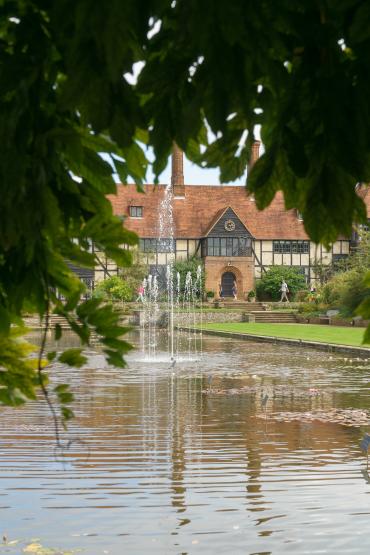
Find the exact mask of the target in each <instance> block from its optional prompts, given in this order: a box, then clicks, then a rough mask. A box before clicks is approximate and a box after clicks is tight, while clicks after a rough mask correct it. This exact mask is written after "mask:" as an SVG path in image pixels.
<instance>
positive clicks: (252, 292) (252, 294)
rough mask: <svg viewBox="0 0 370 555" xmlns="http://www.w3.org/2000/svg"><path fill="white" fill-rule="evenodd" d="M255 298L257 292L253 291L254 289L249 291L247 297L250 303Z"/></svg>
mask: <svg viewBox="0 0 370 555" xmlns="http://www.w3.org/2000/svg"><path fill="white" fill-rule="evenodd" d="M255 296H256V293H255V291H253V289H252V290H251V291H249V293H248V295H247V299H248V301H249V300H250V299H254V298H255Z"/></svg>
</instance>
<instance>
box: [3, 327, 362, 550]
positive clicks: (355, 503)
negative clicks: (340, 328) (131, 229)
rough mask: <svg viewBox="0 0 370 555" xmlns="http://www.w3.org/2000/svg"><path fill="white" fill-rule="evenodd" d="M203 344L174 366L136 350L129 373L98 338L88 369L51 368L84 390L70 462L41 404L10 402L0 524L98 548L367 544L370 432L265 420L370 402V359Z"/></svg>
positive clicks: (218, 341) (58, 378) (12, 534)
mask: <svg viewBox="0 0 370 555" xmlns="http://www.w3.org/2000/svg"><path fill="white" fill-rule="evenodd" d="M133 340H135V337H133ZM70 341H71V340H70V338H66V339H65V342H66V344H70ZM138 343H139V341H138ZM203 351H204V353H205V354H204V356H203V358H202V360H201V361H191V360H187V361H183V362H182V363H181V364H180V365H176V367H175V368H169V365H168V363H159V364H153V365H148V364H147V363H143V362H141V361H140V360H139V358H140V357H139V354H138V353H135V352H133V353H131V354H130V356H129V358H128V360H129V366H128V368H126V369H124V370H121V369H117V368H110V367H108V366H107V365H106V364H105V362H104V359H103V357H102V356H101V355H100V354H99V347H98V345H97V346H96V348H94V350H91V351H90V352H89V353H88V354H89V363H88V365H87V366H86V367H85V368H83V369H81V370H79V371H76V370H73V369H72V370H71V369H67V368H65V367H63V366H62V365H56V366H55V369H54V375H53V380H54V381H55V382H68V383H70V384H71V386H72V388H73V390H74V391H75V392H76V394H77V395H76V396H77V401H76V403H75V407H74V410H75V413H76V420H75V422H74V423H73V424H72V425H71V426H70V429H69V431H68V434H67V436H66V439H67V440H68V439H78V440H79V441H78V442H75V443H72V444H71V446H70V449H68V451H67V452H66V453H65V457H64V463H63V465H61V464H60V463H59V462H58V461H56V460H55V458H54V443H53V440H54V438H53V430H52V428H51V424H50V417H49V415H48V413H47V411H46V409H45V407H44V405H43V404H40V403H31V404H29V405H27V406H26V407H24V408H21V409H17V410H16V411H15V410H10V409H1V430H0V438H1V459H0V478H1V485H2V493H1V494H0V510H1V516H2V518H1V523H2V526H3V530H0V532H2V531H3V532H7V534H8V537H9V538H10V539H11V538H21V539H22V538H23V539H25V540H26V539H30V538H35V537H38V538H42V543H43V544H44V545H52V546H60V547H63V548H64V549H67V548H81V549H84V550H85V552H86V553H88V554H89V555H90V554H92V555H94V554H101V553H105V552H109V553H110V554H114V555H115V554H117V555H118V554H121V553H122V552H125V553H129V554H130V555H131V554H133V555H134V554H138V555H139V554H140V555H141V554H144V553H148V552H149V551H150V552H151V553H153V554H163V553H165V554H167V553H168V554H180V553H188V554H196V553H202V554H213V553H233V554H234V553H235V554H239V553H240V554H252V553H274V554H278V553H313V552H319V551H320V552H328V553H351V554H353V553H366V552H367V551H366V549H364V546H366V545H367V541H366V536H365V534H366V529H367V522H368V514H369V512H370V510H369V506H368V498H367V495H366V494H367V493H369V491H370V490H369V479H368V475H367V474H366V471H365V468H366V462H365V461H364V457H363V455H362V454H361V452H360V450H359V448H358V443H359V439H360V437H361V435H362V433H363V429H361V428H354V427H344V426H342V425H339V424H335V423H330V422H312V423H307V422H300V421H294V422H277V421H274V420H272V419H271V418H270V417H269V415H271V414H272V413H273V412H279V411H294V412H298V411H312V410H316V409H319V408H320V409H324V410H329V409H332V408H355V407H362V408H367V409H368V408H370V402H369V375H370V365H369V363H368V362H367V361H360V360H358V361H352V362H349V361H348V360H345V357H343V356H339V355H338V356H336V355H330V356H329V355H328V354H325V353H322V352H317V353H316V352H315V351H305V350H304V349H301V350H298V351H297V349H294V348H289V347H285V346H280V345H278V346H274V345H268V344H257V343H256V344H253V343H249V342H248V343H242V342H238V341H235V340H229V339H224V338H216V337H204V338H203ZM210 383H211V384H212V388H218V389H225V390H227V389H232V388H233V389H238V388H241V387H250V388H254V393H253V394H252V393H246V394H243V395H212V394H205V393H202V391H204V390H207V388H209V384H210ZM310 388H318V389H319V390H320V392H321V393H322V394H320V396H317V397H310V396H309V395H305V393H307V391H308V390H309V389H310ZM251 391H252V389H251ZM266 391H268V392H269V399H268V402H267V406H266V415H267V418H264V411H265V408H264V407H263V406H262V403H261V392H266ZM274 391H275V394H274ZM258 416H262V418H257V417H258ZM87 445H88V449H87V447H86V446H87ZM61 522H62V523H63V525H62V526H61ZM14 549H15V550H13V551H12V548H11V547H7V548H6V550H7V551H6V552H9V553H19V547H18V548H14ZM17 549H18V551H17ZM0 551H1V550H0Z"/></svg>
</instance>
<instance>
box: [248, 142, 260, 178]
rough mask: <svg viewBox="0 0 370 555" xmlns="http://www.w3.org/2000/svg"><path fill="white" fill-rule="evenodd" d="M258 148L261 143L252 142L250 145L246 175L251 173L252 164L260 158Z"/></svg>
mask: <svg viewBox="0 0 370 555" xmlns="http://www.w3.org/2000/svg"><path fill="white" fill-rule="evenodd" d="M260 146H261V141H254V143H253V145H252V152H251V157H250V160H249V164H248V175H249V173H250V172H251V170H252V168H253V166H254V164H255V163H256V162H257V160H258V158H259V157H260Z"/></svg>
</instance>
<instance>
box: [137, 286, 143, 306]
mask: <svg viewBox="0 0 370 555" xmlns="http://www.w3.org/2000/svg"><path fill="white" fill-rule="evenodd" d="M136 302H137V303H138V302H142V303H143V302H144V287H143V286H142V285H140V286H139V287H138V288H137V299H136Z"/></svg>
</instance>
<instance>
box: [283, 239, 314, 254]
mask: <svg viewBox="0 0 370 555" xmlns="http://www.w3.org/2000/svg"><path fill="white" fill-rule="evenodd" d="M309 252H310V242H309V241H274V253H277V254H308V253H309Z"/></svg>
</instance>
